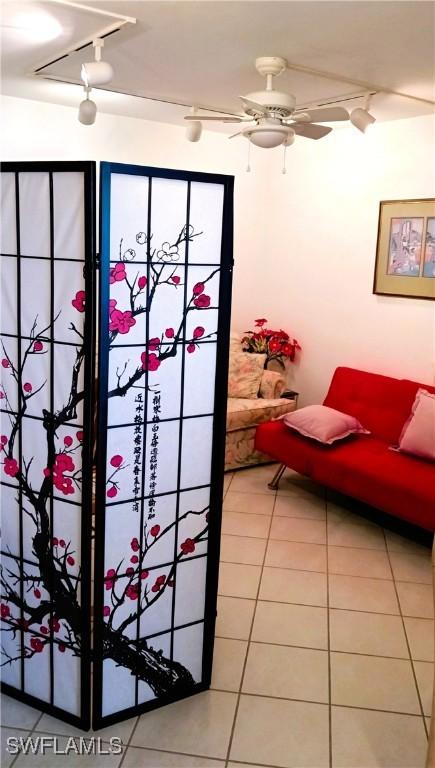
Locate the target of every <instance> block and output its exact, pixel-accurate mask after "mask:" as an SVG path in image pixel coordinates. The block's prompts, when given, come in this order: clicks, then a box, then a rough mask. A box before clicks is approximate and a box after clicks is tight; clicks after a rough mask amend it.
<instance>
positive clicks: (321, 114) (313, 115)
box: [293, 107, 349, 123]
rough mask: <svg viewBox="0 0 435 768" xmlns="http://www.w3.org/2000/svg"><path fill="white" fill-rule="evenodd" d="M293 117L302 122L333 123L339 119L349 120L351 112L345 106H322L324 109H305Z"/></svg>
mask: <svg viewBox="0 0 435 768" xmlns="http://www.w3.org/2000/svg"><path fill="white" fill-rule="evenodd" d="M306 115H308V118H307V117H306ZM293 119H294V120H296V121H297V122H301V123H305V122H307V123H333V122H336V121H339V120H349V112H348V111H347V109H344V107H322V109H307V110H304V112H303V113H302V114H298V113H296V114H294V115H293Z"/></svg>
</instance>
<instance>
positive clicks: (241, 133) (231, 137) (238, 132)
mask: <svg viewBox="0 0 435 768" xmlns="http://www.w3.org/2000/svg"><path fill="white" fill-rule="evenodd" d="M243 134H244V131H237V133H232V134H231V136H228V138H229V139H235V138H236V136H243Z"/></svg>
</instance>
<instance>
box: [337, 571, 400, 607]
mask: <svg viewBox="0 0 435 768" xmlns="http://www.w3.org/2000/svg"><path fill="white" fill-rule="evenodd" d="M329 604H330V606H331V608H346V609H349V610H354V611H368V612H372V613H393V614H398V613H399V606H398V603H397V598H396V593H395V590H394V584H393V582H392V581H386V580H385V581H383V580H381V579H363V578H361V577H359V576H336V575H333V574H332V575H330V577H329Z"/></svg>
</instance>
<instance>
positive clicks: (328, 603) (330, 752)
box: [324, 488, 332, 768]
mask: <svg viewBox="0 0 435 768" xmlns="http://www.w3.org/2000/svg"><path fill="white" fill-rule="evenodd" d="M324 493H325V514H326V626H327V641H328V729H329V766H330V768H332V673H331V626H330V625H331V621H330V610H329V609H330V601H329V544H328V491H327V490H326V488H325V490H324Z"/></svg>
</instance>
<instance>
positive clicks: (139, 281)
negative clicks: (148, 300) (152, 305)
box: [137, 275, 148, 291]
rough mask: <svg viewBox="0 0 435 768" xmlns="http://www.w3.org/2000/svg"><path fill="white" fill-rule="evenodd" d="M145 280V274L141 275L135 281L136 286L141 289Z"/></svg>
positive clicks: (145, 282)
mask: <svg viewBox="0 0 435 768" xmlns="http://www.w3.org/2000/svg"><path fill="white" fill-rule="evenodd" d="M147 282H148V280H147V279H146V277H145V275H141V277H140V278H139V280H138V281H137V284H138V286H139V288H140V290H141V291H143V289H144V288H145V286H146V284H147Z"/></svg>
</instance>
